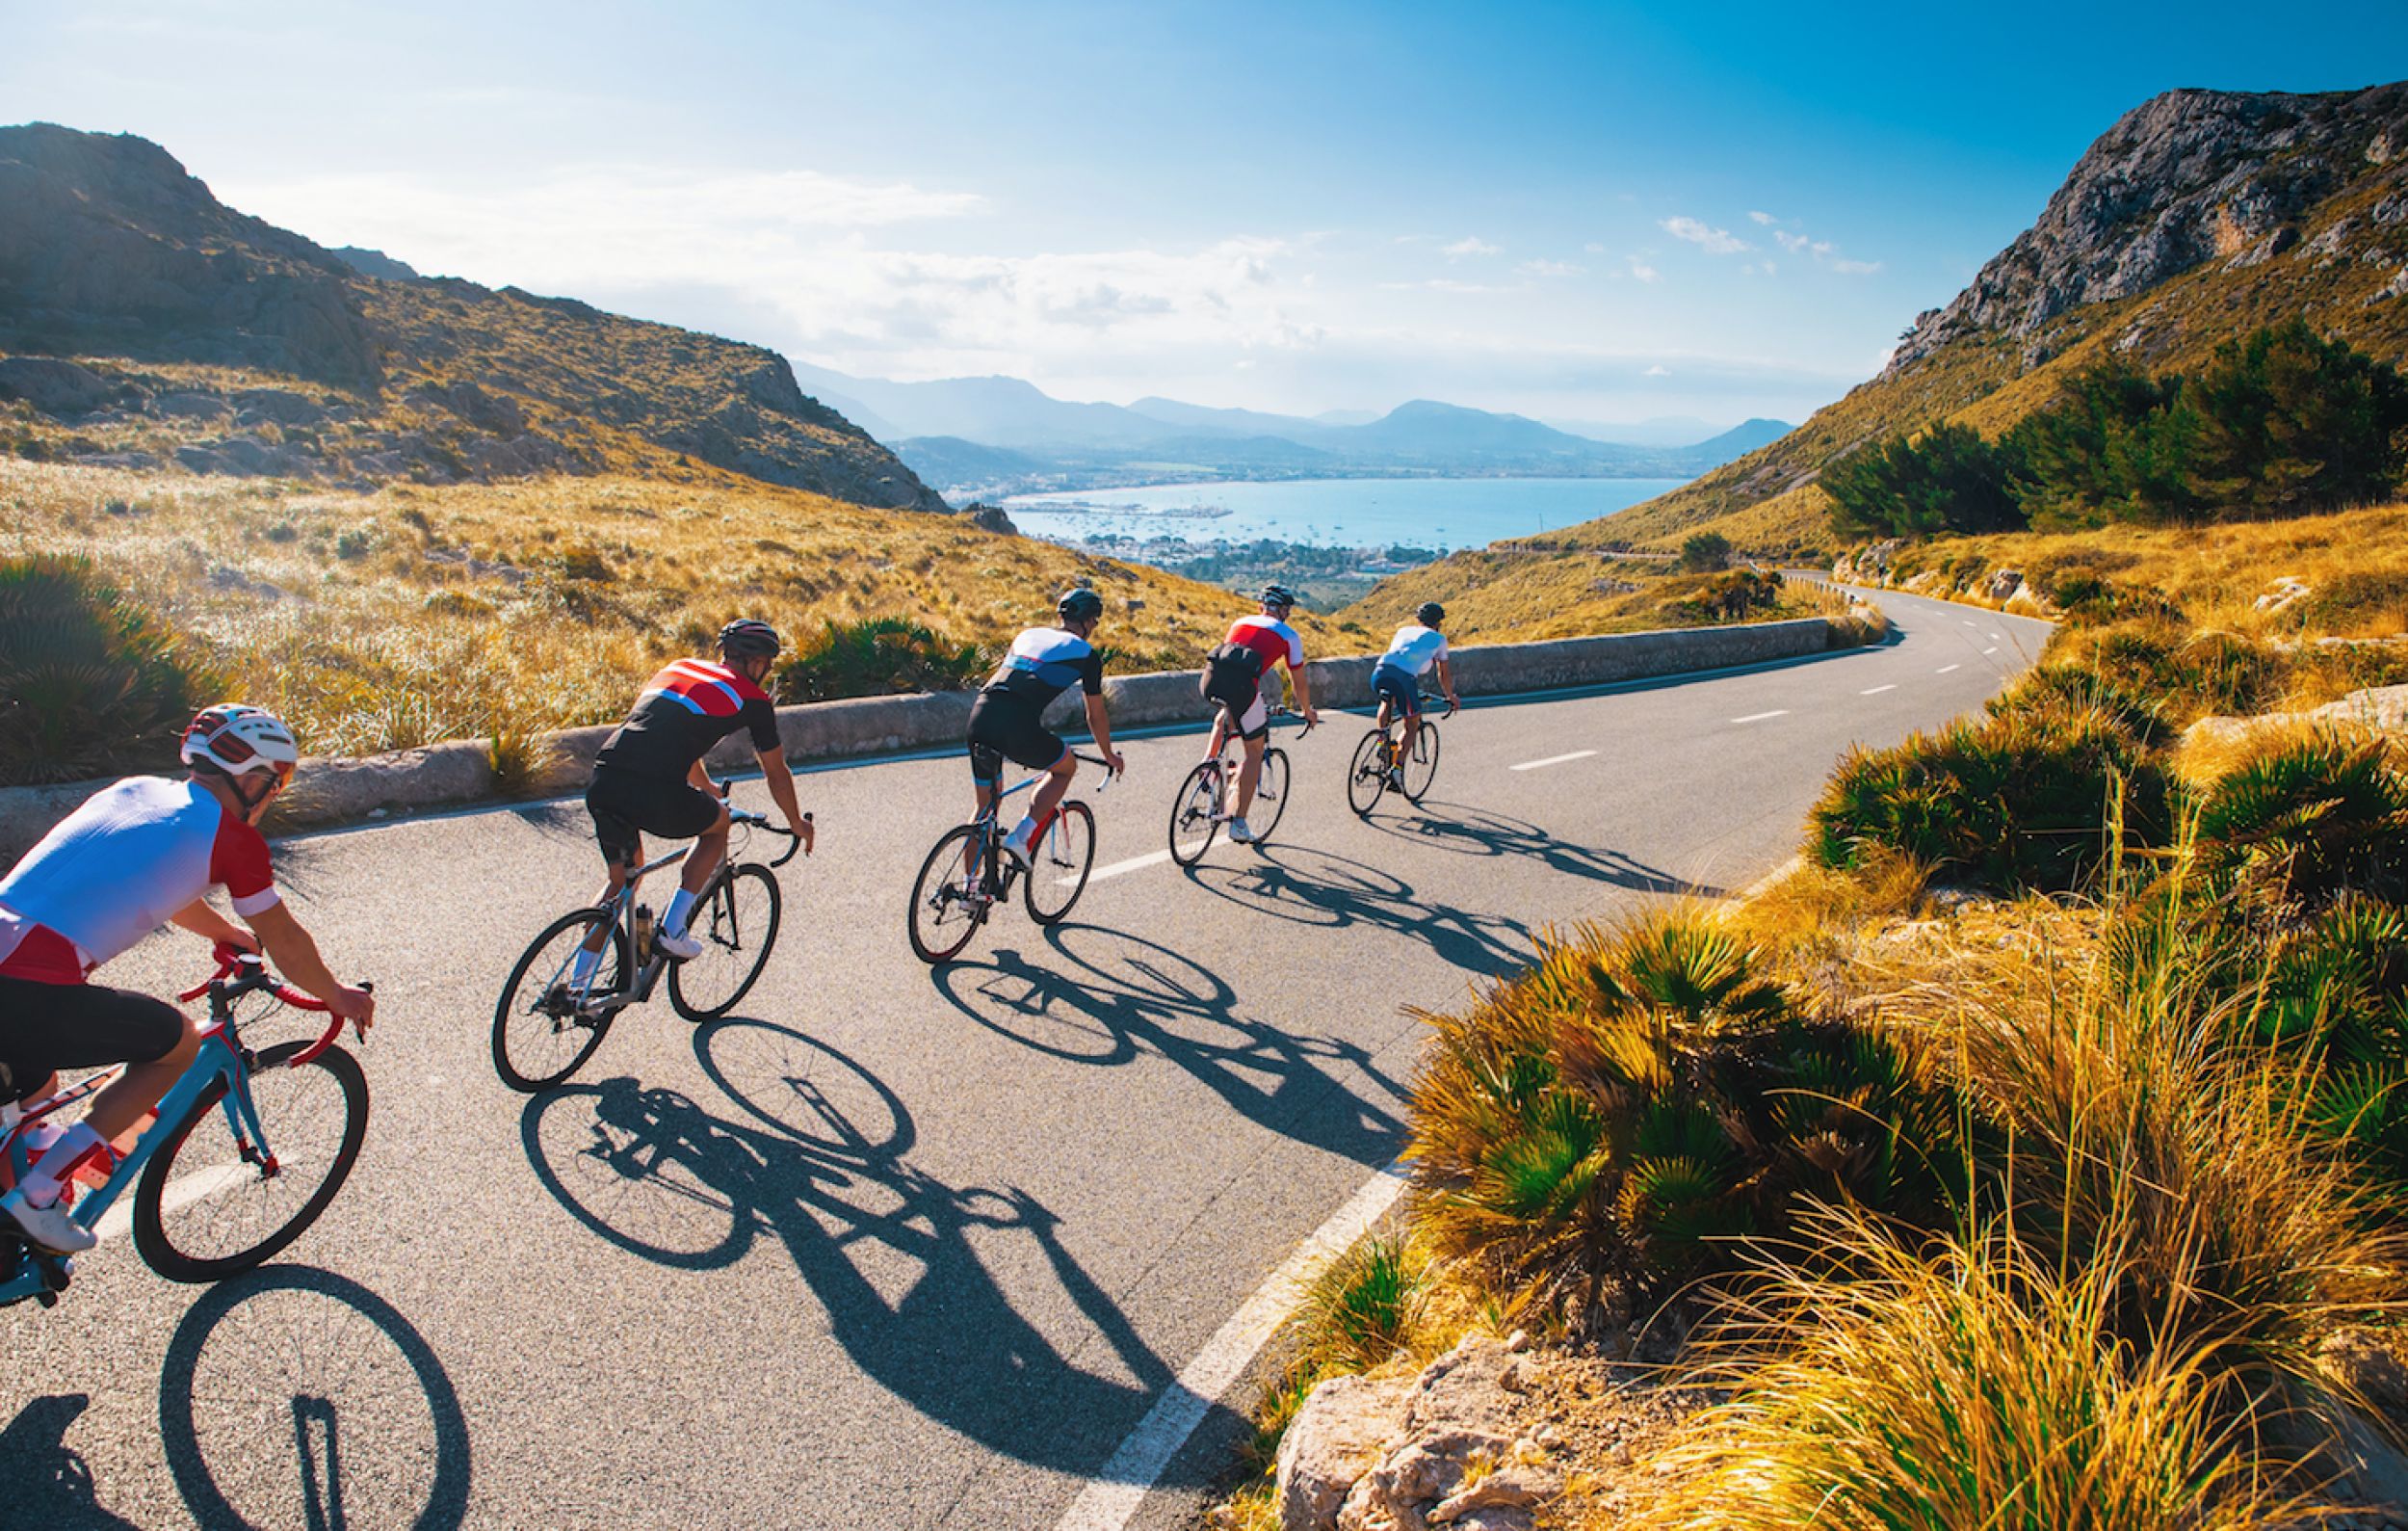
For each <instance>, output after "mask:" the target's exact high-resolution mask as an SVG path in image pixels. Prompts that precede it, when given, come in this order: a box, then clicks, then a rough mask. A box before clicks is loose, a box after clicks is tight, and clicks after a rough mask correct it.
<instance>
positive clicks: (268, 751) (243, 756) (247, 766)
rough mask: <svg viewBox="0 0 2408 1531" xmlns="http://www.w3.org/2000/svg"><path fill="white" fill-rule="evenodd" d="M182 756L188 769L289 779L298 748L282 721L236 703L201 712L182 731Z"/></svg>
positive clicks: (264, 709)
mask: <svg viewBox="0 0 2408 1531" xmlns="http://www.w3.org/2000/svg"><path fill="white" fill-rule="evenodd" d="M182 753H183V756H184V763H185V764H186V765H188V766H199V765H206V766H213V767H215V768H216V769H218V770H220V771H222V772H224V773H225V774H226V775H227V776H230V777H240V776H249V775H250V774H251V773H253V772H257V771H272V772H274V773H275V775H276V776H277V778H279V779H290V778H291V777H292V775H293V767H294V766H295V765H297V764H299V763H300V761H301V748H300V747H299V746H298V745H296V744H294V742H293V730H292V729H290V728H287V727H286V726H284V722H283V720H282V719H280V718H278V717H277V716H276V715H275V713H273V712H270V711H269V710H268V709H266V708H265V707H249V706H245V705H244V704H243V703H241V702H239V701H228V702H222V703H220V704H219V705H217V706H215V707H208V708H204V709H202V711H201V712H200V714H199V715H198V716H196V717H195V718H194V719H193V721H192V723H191V724H189V725H188V726H186V727H185V729H184V748H183V752H182Z"/></svg>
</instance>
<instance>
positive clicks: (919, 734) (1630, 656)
mask: <svg viewBox="0 0 2408 1531" xmlns="http://www.w3.org/2000/svg"><path fill="white" fill-rule="evenodd" d="M1832 642H1833V637H1832V628H1831V624H1830V623H1829V622H1827V621H1826V620H1824V619H1822V618H1820V617H1808V618H1801V619H1797V620H1790V621H1778V622H1751V623H1745V624H1742V625H1738V626H1731V627H1697V628H1682V629H1675V630H1670V631H1663V632H1646V633H1614V634H1610V635H1608V636H1605V637H1601V638H1565V639H1558V640H1557V641H1555V642H1552V643H1537V644H1476V645H1469V646H1466V647H1461V648H1457V649H1456V650H1454V661H1453V662H1454V668H1455V685H1456V689H1457V690H1458V691H1460V692H1461V693H1462V694H1463V695H1465V696H1467V697H1478V696H1501V695H1509V694H1512V693H1516V692H1524V691H1546V690H1554V689H1559V688H1568V687H1578V686H1594V685H1606V684H1610V683H1613V682H1616V681H1625V680H1639V679H1645V678H1648V677H1650V676H1655V675H1670V674H1679V673H1686V672H1689V671H1699V670H1720V669H1725V668H1727V667H1730V666H1733V665H1747V664H1757V663H1762V662H1764V661H1767V660H1776V659H1794V658H1801V657H1804V656H1807V655H1811V654H1818V653H1820V652H1822V651H1823V650H1824V649H1825V648H1827V647H1830V646H1831V644H1832ZM1373 664H1374V660H1373V659H1371V658H1369V657H1360V658H1353V659H1322V660H1316V661H1315V662H1313V663H1312V664H1310V665H1307V666H1306V667H1305V672H1306V674H1307V675H1308V676H1309V677H1310V679H1311V682H1312V687H1313V700H1314V702H1315V703H1316V704H1317V705H1319V706H1323V707H1360V706H1366V705H1369V704H1370V701H1371V675H1372V666H1373ZM972 696H973V694H972V693H969V692H940V693H937V694H934V695H929V696H910V697H858V698H853V699H851V700H845V701H824V702H818V703H815V704H813V705H810V706H804V707H781V708H779V709H778V713H777V728H778V734H779V737H780V738H781V739H782V740H783V741H784V743H785V747H786V755H787V758H788V759H790V760H794V761H796V762H797V763H816V762H821V761H828V760H848V759H859V758H863V757H867V756H875V755H886V754H900V753H905V752H911V751H915V750H929V749H941V748H945V747H949V746H958V745H959V744H960V743H961V740H962V737H963V735H964V734H965V733H966V732H967V731H968V727H969V718H970V702H971V699H972ZM1104 697H1105V701H1106V703H1107V705H1109V706H1110V707H1111V709H1112V724H1113V726H1115V727H1119V728H1142V727H1147V726H1155V725H1161V724H1179V723H1194V724H1197V725H1199V726H1200V725H1202V724H1204V723H1206V722H1207V721H1209V720H1210V718H1211V716H1212V712H1211V708H1210V705H1209V704H1208V703H1207V702H1206V701H1205V700H1203V698H1202V696H1201V695H1200V694H1199V693H1198V691H1197V689H1196V674H1195V672H1193V671H1189V670H1181V671H1170V672H1165V673H1158V674H1146V675H1118V676H1113V677H1111V678H1108V679H1107V680H1106V681H1105V682H1104ZM1046 722H1047V723H1048V724H1049V725H1051V726H1053V727H1055V728H1056V729H1058V730H1060V731H1061V732H1063V733H1066V734H1067V733H1084V732H1086V721H1085V715H1084V712H1083V709H1082V707H1081V704H1080V700H1079V697H1078V695H1077V694H1076V693H1075V692H1074V693H1072V694H1071V695H1069V696H1065V697H1063V698H1062V699H1061V700H1060V701H1058V702H1056V703H1055V705H1054V707H1053V709H1052V710H1051V711H1049V712H1048V713H1047V714H1046ZM610 733H611V729H610V727H609V726H597V727H591V728H571V729H568V730H566V731H564V732H562V733H556V734H549V735H546V736H545V737H544V738H543V739H542V740H541V741H539V743H538V745H537V752H538V754H539V755H540V756H541V759H540V760H539V762H538V764H537V768H536V769H535V771H534V773H533V775H532V778H531V779H530V781H529V782H528V792H529V793H530V794H531V795H534V796H544V797H550V796H559V795H561V794H563V793H569V792H575V791H578V790H580V789H582V787H583V786H584V784H585V781H586V778H587V776H588V775H589V773H590V771H591V770H592V767H593V757H594V754H595V752H597V751H599V750H600V749H601V748H602V741H603V740H605V739H607V738H609V737H610ZM711 761H712V764H713V765H714V766H717V767H719V768H720V769H721V770H728V769H737V768H742V767H745V766H749V765H750V764H752V753H751V747H750V744H749V742H748V741H747V740H746V738H745V737H744V736H743V735H742V734H738V735H736V736H735V737H734V738H731V739H729V740H728V741H727V742H726V743H724V744H722V745H721V746H720V749H719V750H718V751H716V752H714V753H713V754H712V756H711ZM101 785H102V783H100V782H97V781H81V782H67V783H64V784H61V785H58V786H43V787H10V788H0V867H4V866H6V865H7V864H8V863H9V862H11V861H13V860H14V859H15V858H17V857H18V856H20V855H22V854H23V853H24V851H25V849H26V848H27V847H28V846H30V845H32V844H33V843H34V842H35V841H36V840H38V839H39V838H40V837H41V836H42V834H43V833H45V832H46V831H48V830H49V828H50V826H51V825H53V824H56V823H57V822H58V821H59V820H60V819H62V818H64V817H65V815H66V814H67V813H68V812H69V811H70V810H72V809H73V808H74V806H75V805H77V804H78V803H81V802H82V801H83V800H84V799H85V798H86V797H88V796H90V795H91V794H92V792H93V791H95V790H97V789H98V788H99V787H100V786H101ZM501 795H502V793H501V790H500V782H499V779H498V778H497V777H496V775H495V773H494V770H493V762H492V752H491V750H490V749H489V747H488V746H487V745H486V744H485V743H484V741H483V740H474V739H461V740H454V741H451V742H449V743H445V744H434V745H428V746H426V747H425V748H423V749H417V750H402V751H397V752H394V753H391V754H380V755H370V756H367V757H365V758H362V759H356V760H335V759H318V760H307V761H303V762H302V765H301V773H300V775H299V776H298V778H297V779H295V781H294V785H293V789H292V791H291V792H290V793H289V794H288V795H287V797H286V798H285V800H284V801H282V802H280V803H278V804H277V805H276V809H275V813H273V814H272V815H271V816H270V818H269V821H268V826H267V828H268V830H269V831H270V832H271V833H290V832H292V831H296V830H302V829H310V828H318V827H325V826H330V825H342V824H360V823H366V822H370V821H373V820H376V819H380V818H382V817H384V816H386V815H388V814H396V813H406V812H409V811H412V810H415V809H420V808H439V807H455V806H459V805H465V804H473V803H481V802H489V801H492V800H494V799H496V798H498V797H500V796H501Z"/></svg>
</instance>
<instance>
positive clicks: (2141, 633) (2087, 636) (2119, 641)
mask: <svg viewBox="0 0 2408 1531" xmlns="http://www.w3.org/2000/svg"><path fill="white" fill-rule="evenodd" d="M2042 669H2043V670H2044V671H2048V670H2071V671H2074V672H2075V673H2077V674H2078V675H2080V676H2082V677H2084V680H2085V681H2086V683H2087V685H2088V686H2089V688H2090V689H2091V690H2092V691H2093V692H2094V693H2095V694H2096V695H2098V696H2100V697H2102V698H2108V699H2112V700H2113V705H2114V706H2115V707H2116V708H2118V709H2122V710H2127V711H2129V712H2130V713H2131V714H2132V716H2133V719H2134V720H2139V719H2142V718H2146V719H2149V720H2153V726H2152V729H2151V731H2149V732H2146V733H2144V734H2143V738H2144V741H2145V742H2150V743H2155V742H2157V739H2158V737H2159V734H2160V733H2162V732H2163V731H2165V730H2168V729H2175V728H2180V727H2182V726H2184V725H2186V724H2187V723H2189V722H2191V721H2192V720H2193V719H2196V718H2200V717H2204V716H2207V715H2208V714H2211V713H2215V714H2222V715H2225V716H2240V717H2245V716H2248V715H2249V714H2252V713H2256V712H2261V711H2264V709H2265V708H2266V707H2267V706H2269V705H2271V704H2272V703H2274V702H2275V701H2277V700H2280V699H2281V697H2282V694H2283V691H2284V688H2285V687H2286V686H2287V685H2288V684H2289V678H2290V666H2289V664H2288V662H2287V661H2286V660H2285V659H2284V657H2283V656H2282V655H2280V654H2278V653H2276V652H2274V651H2273V650H2272V649H2269V648H2268V647H2265V646H2264V644H2261V643H2259V642H2257V641H2256V640H2254V639H2250V638H2244V637H2242V636H2240V635H2239V634H2237V633H2222V632H2190V631H2186V630H2185V629H2182V628H2179V627H2175V626H2171V625H2168V624H2165V623H2162V622H2122V623H2117V624H2116V625H2114V626H2110V627H2103V628H2097V629H2088V630H2084V631H2081V632H2071V633H2063V634H2060V635H2059V636H2058V637H2057V638H2055V640H2053V641H2052V642H2051V644H2050V647H2049V650H2048V653H2047V656H2046V658H2045V660H2044V662H2043V666H2042ZM2028 684H2036V685H2038V686H2040V687H2042V688H2058V689H2064V690H2067V691H2068V692H2069V693H2072V692H2079V691H2080V690H2081V686H2080V685H2077V684H2075V683H2073V682H2070V681H2068V680H2066V679H2065V678H2063V677H2052V678H2049V679H2045V680H2043V679H2040V678H2039V677H2036V676H2035V677H2034V679H2033V680H2032V681H2031V682H2028ZM2009 705H2010V706H2011V705H2012V703H2011V702H2010V703H2009Z"/></svg>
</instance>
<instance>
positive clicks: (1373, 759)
mask: <svg viewBox="0 0 2408 1531" xmlns="http://www.w3.org/2000/svg"><path fill="white" fill-rule="evenodd" d="M1387 790H1388V731H1387V730H1386V729H1385V728H1374V729H1372V730H1371V731H1370V732H1369V733H1366V734H1364V735H1363V742H1362V743H1361V744H1358V745H1356V746H1355V747H1354V763H1353V764H1352V765H1350V766H1348V768H1347V806H1348V807H1350V808H1352V809H1353V810H1354V811H1355V814H1356V816H1357V817H1363V816H1367V815H1369V814H1370V812H1371V811H1372V809H1373V808H1374V806H1376V805H1378V803H1379V795H1380V794H1381V793H1382V792H1385V791H1387Z"/></svg>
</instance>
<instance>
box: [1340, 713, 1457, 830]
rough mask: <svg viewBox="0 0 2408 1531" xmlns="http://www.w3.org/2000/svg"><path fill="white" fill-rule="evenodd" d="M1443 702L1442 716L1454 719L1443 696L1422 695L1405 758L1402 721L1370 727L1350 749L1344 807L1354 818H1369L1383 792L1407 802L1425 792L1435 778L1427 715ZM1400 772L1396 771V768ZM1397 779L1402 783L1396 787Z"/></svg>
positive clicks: (1433, 734)
mask: <svg viewBox="0 0 2408 1531" xmlns="http://www.w3.org/2000/svg"><path fill="white" fill-rule="evenodd" d="M1442 701H1444V702H1446V705H1447V712H1446V715H1447V716H1448V717H1450V718H1452V717H1453V716H1454V703H1453V702H1451V701H1447V699H1446V698H1444V697H1437V696H1432V695H1431V694H1430V693H1428V692H1426V691H1425V692H1423V693H1422V726H1421V728H1420V729H1419V730H1418V731H1417V732H1416V733H1415V734H1414V737H1413V750H1412V752H1411V754H1410V755H1409V756H1408V755H1406V754H1405V752H1404V746H1403V745H1402V744H1401V743H1400V741H1399V738H1398V735H1399V733H1400V731H1401V730H1402V729H1403V727H1404V720H1403V719H1402V718H1391V719H1390V720H1388V724H1387V726H1385V727H1382V726H1379V725H1378V724H1374V725H1373V726H1372V727H1371V731H1370V732H1368V733H1366V734H1364V735H1363V742H1362V743H1361V744H1358V745H1356V746H1355V747H1354V759H1353V761H1352V762H1351V763H1350V764H1349V765H1348V767H1347V805H1348V807H1350V808H1352V809H1354V812H1355V816H1356V817H1358V818H1364V817H1369V816H1370V814H1371V811H1372V809H1373V808H1374V807H1375V806H1377V805H1378V803H1379V795H1380V794H1381V793H1383V792H1398V791H1400V792H1402V793H1403V794H1404V797H1405V801H1406V802H1408V803H1419V802H1421V801H1422V798H1423V795H1424V794H1426V792H1428V791H1429V784H1430V783H1431V782H1432V781H1434V780H1436V779H1438V725H1437V723H1436V722H1435V721H1434V720H1432V719H1431V718H1430V716H1429V709H1430V707H1431V706H1433V705H1434V704H1436V703H1438V702H1442ZM1399 766H1401V767H1402V768H1403V769H1402V771H1401V772H1399V770H1398V767H1399ZM1399 776H1401V778H1402V782H1403V784H1402V785H1401V786H1400V785H1399V784H1398V778H1399Z"/></svg>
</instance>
